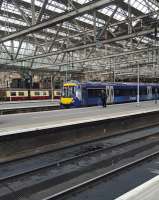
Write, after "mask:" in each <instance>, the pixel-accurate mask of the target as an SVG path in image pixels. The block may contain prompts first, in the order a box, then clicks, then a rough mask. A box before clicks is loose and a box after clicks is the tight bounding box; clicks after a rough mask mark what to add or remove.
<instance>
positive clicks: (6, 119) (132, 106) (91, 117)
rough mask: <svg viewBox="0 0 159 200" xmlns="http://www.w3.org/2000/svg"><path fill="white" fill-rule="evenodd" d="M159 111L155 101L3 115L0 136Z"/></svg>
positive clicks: (0, 123)
mask: <svg viewBox="0 0 159 200" xmlns="http://www.w3.org/2000/svg"><path fill="white" fill-rule="evenodd" d="M154 111H159V104H155V102H154V101H151V102H142V103H140V105H139V106H137V104H136V103H129V104H117V105H108V106H107V108H102V107H100V106H97V107H89V108H78V109H67V110H54V111H45V112H36V113H23V114H12V115H3V116H1V117H0V136H4V135H11V134H16V133H23V132H28V131H36V130H41V129H42V130H43V129H49V128H55V127H62V126H67V125H74V124H81V123H86V122H94V121H99V120H105V119H114V118H119V117H124V116H131V115H137V114H141V113H149V112H154Z"/></svg>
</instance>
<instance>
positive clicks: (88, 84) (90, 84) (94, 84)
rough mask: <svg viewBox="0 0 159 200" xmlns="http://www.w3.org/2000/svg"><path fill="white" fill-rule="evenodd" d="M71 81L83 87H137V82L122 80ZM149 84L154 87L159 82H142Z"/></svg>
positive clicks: (141, 85)
mask: <svg viewBox="0 0 159 200" xmlns="http://www.w3.org/2000/svg"><path fill="white" fill-rule="evenodd" d="M69 83H75V84H77V85H81V86H82V87H87V88H89V87H91V88H95V87H97V88H100V87H102V88H103V87H106V86H114V87H115V88H121V87H122V88H124V87H129V88H133V87H137V83H126V82H125V83H120V82H116V83H111V82H83V83H80V82H78V81H70V82H69ZM147 86H152V87H159V84H156V83H140V87H147Z"/></svg>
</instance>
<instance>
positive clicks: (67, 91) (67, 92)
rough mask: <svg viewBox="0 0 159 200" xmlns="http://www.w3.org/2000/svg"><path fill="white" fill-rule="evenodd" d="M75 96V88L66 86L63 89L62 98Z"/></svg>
mask: <svg viewBox="0 0 159 200" xmlns="http://www.w3.org/2000/svg"><path fill="white" fill-rule="evenodd" d="M74 95H75V87H74V86H67V87H64V88H63V92H62V96H63V97H73V96H74Z"/></svg>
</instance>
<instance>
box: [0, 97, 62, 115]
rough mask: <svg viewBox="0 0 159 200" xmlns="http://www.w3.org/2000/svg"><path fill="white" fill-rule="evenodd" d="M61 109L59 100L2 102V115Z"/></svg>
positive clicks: (0, 103)
mask: <svg viewBox="0 0 159 200" xmlns="http://www.w3.org/2000/svg"><path fill="white" fill-rule="evenodd" d="M58 108H59V100H53V101H52V100H31V101H11V102H5V101H4V102H0V113H1V114H14V113H20V112H31V111H40V110H53V109H58Z"/></svg>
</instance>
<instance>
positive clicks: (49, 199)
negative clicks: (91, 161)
mask: <svg viewBox="0 0 159 200" xmlns="http://www.w3.org/2000/svg"><path fill="white" fill-rule="evenodd" d="M157 155H159V151H156V152H154V153H152V154H149V155H147V156H144V157H142V158H140V159H137V160H135V161H133V162H130V163H128V164H125V165H123V166H120V167H119V168H116V169H113V170H112V171H109V172H107V173H104V174H100V175H98V176H96V177H94V178H91V179H89V180H87V181H84V182H82V183H80V184H77V185H74V186H72V187H70V188H67V189H65V190H62V191H60V192H58V193H55V194H53V195H50V196H48V197H46V198H43V199H42V200H55V199H58V198H60V197H63V198H64V195H68V194H70V193H72V192H77V191H78V190H79V189H81V188H82V187H88V186H89V185H90V184H92V183H94V182H97V181H99V180H101V179H103V178H106V177H107V176H110V175H113V174H115V173H118V172H120V171H123V170H125V169H128V168H130V167H133V166H135V165H137V164H138V163H141V162H143V161H145V160H147V159H150V158H153V157H154V156H157Z"/></svg>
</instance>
